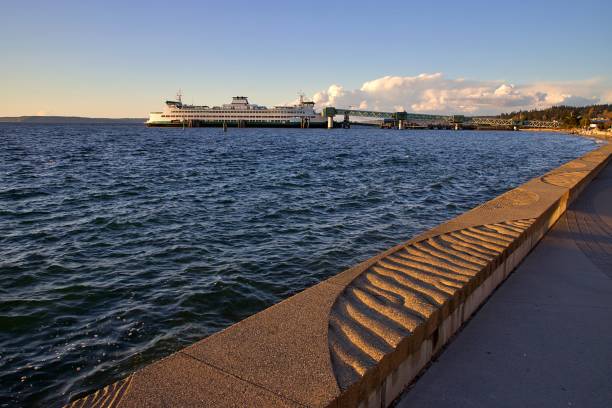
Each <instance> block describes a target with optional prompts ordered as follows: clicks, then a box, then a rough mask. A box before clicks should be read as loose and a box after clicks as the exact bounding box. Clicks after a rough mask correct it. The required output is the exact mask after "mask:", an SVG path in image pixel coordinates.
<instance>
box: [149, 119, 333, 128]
mask: <svg viewBox="0 0 612 408" xmlns="http://www.w3.org/2000/svg"><path fill="white" fill-rule="evenodd" d="M226 124H227V127H233V128H235V127H246V128H300V127H301V125H300V122H297V123H296V122H286V123H283V122H279V123H274V122H263V121H240V123H239V122H237V121H231V122H230V121H228V122H226ZM146 125H147V127H218V128H222V127H223V122H221V121H208V120H206V121H204V120H192V121H186V122H182V123H181V122H173V123H147V124H146ZM308 127H309V128H325V127H327V122H310V124H309V125H308Z"/></svg>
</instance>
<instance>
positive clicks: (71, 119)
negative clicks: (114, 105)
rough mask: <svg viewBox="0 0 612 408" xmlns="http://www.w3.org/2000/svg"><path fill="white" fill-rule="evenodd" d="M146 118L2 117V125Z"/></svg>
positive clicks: (126, 121)
mask: <svg viewBox="0 0 612 408" xmlns="http://www.w3.org/2000/svg"><path fill="white" fill-rule="evenodd" d="M145 121H146V119H144V118H119V119H111V118H84V117H79V116H14V117H0V123H40V124H48V125H59V124H79V123H82V124H96V123H98V124H131V123H134V124H135V123H138V124H143V123H144V122H145Z"/></svg>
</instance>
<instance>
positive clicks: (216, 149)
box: [0, 125, 595, 406]
mask: <svg viewBox="0 0 612 408" xmlns="http://www.w3.org/2000/svg"><path fill="white" fill-rule="evenodd" d="M594 146H595V143H594V142H593V141H590V140H587V139H582V138H574V137H570V136H563V135H553V134H543V133H539V134H534V133H527V132H470V131H461V132H454V131H403V132H400V131H389V130H379V129H351V130H340V129H338V130H333V131H328V130H299V129H296V130H290V129H277V130H266V129H230V130H229V132H228V133H227V134H223V133H222V132H221V131H220V130H219V129H186V130H182V129H146V128H143V127H140V126H85V125H83V126H75V125H71V126H41V125H0V405H2V406H13V405H27V406H29V405H52V406H53V405H61V404H62V403H65V402H67V401H68V399H69V398H71V397H72V396H74V395H76V394H79V393H82V392H84V391H89V390H92V389H96V388H98V387H100V386H103V385H106V384H108V383H110V382H112V381H114V380H117V379H119V378H121V377H122V376H125V375H126V374H127V373H129V372H131V371H133V370H135V369H137V368H139V367H142V366H143V365H145V364H147V363H150V362H152V361H154V360H156V359H158V358H160V357H162V356H164V355H167V354H169V353H171V352H173V351H175V350H177V349H179V348H181V347H183V346H185V345H187V344H189V343H191V342H193V341H195V340H198V339H200V338H202V337H205V336H207V335H209V334H211V333H213V332H215V331H217V330H219V329H221V328H224V327H226V326H228V325H230V324H232V323H234V322H237V321H239V320H241V319H243V318H244V317H246V316H249V315H251V314H253V313H255V312H257V311H259V310H262V309H264V308H265V307H267V306H270V305H272V304H273V303H275V302H278V301H279V300H281V299H283V298H286V297H288V296H290V295H291V294H293V293H295V292H297V291H300V290H302V289H304V288H306V287H308V286H310V285H312V284H314V283H316V282H318V281H320V280H322V279H324V278H326V277H329V276H330V275H333V274H335V273H338V272H340V271H342V270H343V269H345V268H346V267H348V266H350V265H351V264H354V263H356V262H358V261H361V260H364V259H366V258H367V257H369V256H371V255H373V254H375V253H376V252H378V251H380V250H382V249H385V248H388V247H389V246H391V245H393V244H396V243H398V242H400V241H403V240H406V239H408V238H410V237H411V236H413V235H414V234H415V233H418V232H420V231H423V230H425V229H427V228H430V227H432V226H434V225H436V224H438V223H440V222H442V221H444V220H446V219H448V218H451V217H453V216H455V215H457V214H459V213H461V212H463V211H465V210H467V209H470V208H472V207H474V206H476V205H477V204H479V203H482V202H484V201H486V200H489V199H491V198H493V197H495V196H496V195H498V194H500V193H502V192H504V191H505V190H507V189H510V188H512V187H514V186H516V185H518V184H520V183H522V182H524V181H526V180H528V179H530V178H532V177H534V176H537V175H539V174H541V173H544V172H545V171H547V170H549V169H551V168H554V167H556V166H558V165H560V164H561V163H563V162H566V161H568V160H570V159H573V158H575V157H577V156H579V155H581V154H583V153H585V152H587V151H589V150H590V149H592V148H593V147H594Z"/></svg>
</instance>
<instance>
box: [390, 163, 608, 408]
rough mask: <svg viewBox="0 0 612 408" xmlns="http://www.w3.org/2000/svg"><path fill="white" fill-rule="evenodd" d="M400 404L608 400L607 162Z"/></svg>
mask: <svg viewBox="0 0 612 408" xmlns="http://www.w3.org/2000/svg"><path fill="white" fill-rule="evenodd" d="M397 406H398V407H401V408H406V407H569V406H573V407H612V164H609V165H608V166H607V168H606V169H604V170H603V171H602V172H601V173H600V175H599V177H598V178H596V179H595V180H593V182H591V184H590V185H589V186H587V188H586V190H585V191H584V192H583V193H582V195H581V196H580V197H579V199H578V200H577V201H576V202H575V203H574V204H573V205H572V206H571V207H570V209H569V210H568V211H567V213H566V214H565V215H564V216H563V217H562V218H561V219H560V220H559V222H558V223H557V224H556V225H555V226H554V227H553V228H552V230H551V231H550V232H549V233H548V234H547V235H546V236H545V238H544V239H543V240H542V241H541V242H540V243H539V244H538V246H537V247H536V248H535V249H534V251H533V252H532V253H531V254H530V255H529V256H528V257H527V258H526V259H525V261H524V262H523V263H522V264H521V265H520V266H519V267H518V268H517V270H516V271H515V272H514V273H513V274H512V275H511V276H510V277H509V278H508V280H507V281H506V282H505V283H503V284H502V285H501V286H500V287H499V289H498V290H497V291H496V292H495V293H494V294H493V296H492V297H491V299H489V301H488V302H487V303H486V304H484V306H483V307H482V309H481V310H480V311H478V312H477V313H476V315H475V316H474V317H473V319H472V320H471V321H470V322H469V323H468V324H467V325H466V326H465V328H464V329H463V330H462V331H461V332H460V333H459V334H458V335H457V336H456V338H455V339H454V340H453V341H452V342H451V343H450V344H449V346H448V347H447V349H446V350H445V351H444V352H443V353H442V354H441V355H440V356H439V358H438V359H437V360H435V361H434V362H433V363H432V365H431V366H430V367H429V368H428V370H427V371H426V372H425V374H424V375H423V376H422V377H421V378H420V379H419V380H418V381H417V382H416V383H415V384H414V386H413V387H412V388H411V389H410V390H409V391H407V392H405V393H404V395H403V396H402V397H401V399H400V401H399V403H398V405H397Z"/></svg>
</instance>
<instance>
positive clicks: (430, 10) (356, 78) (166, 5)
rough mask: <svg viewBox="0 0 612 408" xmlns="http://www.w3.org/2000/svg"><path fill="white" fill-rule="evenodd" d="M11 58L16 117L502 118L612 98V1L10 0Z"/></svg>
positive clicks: (7, 38) (7, 79) (6, 16)
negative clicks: (182, 104)
mask: <svg viewBox="0 0 612 408" xmlns="http://www.w3.org/2000/svg"><path fill="white" fill-rule="evenodd" d="M0 56H1V57H0V58H1V60H0V78H2V79H1V80H0V81H1V82H0V89H2V100H1V101H0V116H8V115H31V114H37V113H38V114H60V115H61V114H67V115H68V114H72V115H87V116H109V117H120V116H136V117H144V116H146V115H147V113H148V111H151V110H159V109H160V106H161V103H162V101H163V100H164V99H165V98H169V97H172V96H173V94H174V93H175V92H176V90H177V89H178V88H182V89H183V92H184V95H185V100H186V101H187V102H191V101H193V102H195V103H202V104H220V103H224V102H226V101H227V100H228V99H229V98H230V97H231V96H232V95H235V94H241V95H248V96H249V97H250V99H251V100H252V101H253V102H256V103H261V104H268V105H274V104H281V103H287V102H290V101H292V100H293V99H294V98H295V96H296V93H297V92H298V91H299V90H302V91H303V92H304V93H306V95H308V96H310V97H314V98H315V100H317V102H318V104H319V105H324V104H337V105H340V104H359V105H361V106H364V107H365V106H367V107H369V108H380V109H383V108H384V109H390V108H404V109H406V110H409V111H414V110H417V111H431V112H433V111H440V112H446V111H461V112H482V113H488V112H491V111H496V110H497V111H507V110H510V109H512V108H515V107H520V108H523V107H530V106H544V105H546V104H553V103H559V102H564V101H565V102H575V103H579V102H581V101H600V102H612V101H611V100H610V99H612V2H610V1H583V2H576V1H571V2H570V1H531V2H529V3H528V4H527V3H522V2H521V3H519V2H508V1H503V2H495V1H488V2H481V1H464V2H451V1H448V2H446V1H438V2H409V1H403V2H395V1H386V2H372V1H370V2H360V1H351V2H343V3H340V2H335V3H334V2H291V1H283V2H277V1H274V2H272V1H268V2H266V1H263V0H262V1H261V2H254V1H233V2H231V3H229V2H227V3H226V2H220V1H214V2H208V1H188V0H184V1H181V2H169V1H164V2H162V1H155V0H148V1H129V2H128V1H104V2H103V1H91V2H90V1H62V0H59V1H53V2H52V1H29V0H22V1H19V2H16V1H13V2H9V1H6V2H4V3H3V5H2V14H0ZM420 74H426V75H425V76H421V77H419V75H420ZM432 75H437V76H432ZM384 78H387V79H386V80H385V79H384ZM375 81H378V82H375ZM366 83H370V85H371V86H370V87H368V86H365V87H364V84H366ZM500 87H502V88H500ZM542 94H544V95H545V96H542ZM479 98H480V99H479ZM483 101H484V102H483Z"/></svg>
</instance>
